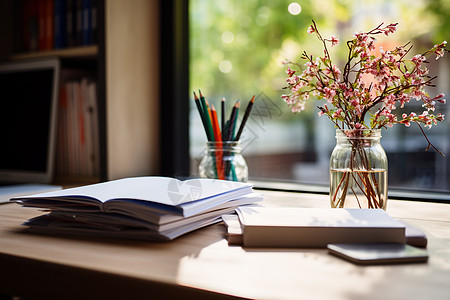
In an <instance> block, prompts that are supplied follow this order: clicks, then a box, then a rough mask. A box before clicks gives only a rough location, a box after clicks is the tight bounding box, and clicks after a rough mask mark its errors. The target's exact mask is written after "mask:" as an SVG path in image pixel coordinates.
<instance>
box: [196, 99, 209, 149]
mask: <svg viewBox="0 0 450 300" xmlns="http://www.w3.org/2000/svg"><path fill="white" fill-rule="evenodd" d="M194 99H195V105H196V106H197V110H198V112H199V114H200V119H201V120H202V124H203V128H204V129H205V133H206V138H207V139H208V141H209V140H210V139H211V138H210V135H209V132H208V127H207V125H206V119H205V116H204V112H203V109H202V106H201V103H200V100H199V99H198V97H197V95H196V94H195V92H194Z"/></svg>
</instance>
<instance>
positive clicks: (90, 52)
mask: <svg viewBox="0 0 450 300" xmlns="http://www.w3.org/2000/svg"><path fill="white" fill-rule="evenodd" d="M97 54H98V46H97V45H92V46H83V47H75V48H66V49H58V50H48V51H36V52H23V53H17V54H13V55H11V59H31V58H42V57H49V56H60V57H92V56H97Z"/></svg>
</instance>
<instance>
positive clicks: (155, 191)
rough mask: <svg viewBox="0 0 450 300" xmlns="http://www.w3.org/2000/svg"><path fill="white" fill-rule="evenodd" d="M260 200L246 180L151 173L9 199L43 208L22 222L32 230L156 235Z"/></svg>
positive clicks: (167, 235) (168, 235) (162, 237)
mask: <svg viewBox="0 0 450 300" xmlns="http://www.w3.org/2000/svg"><path fill="white" fill-rule="evenodd" d="M260 200H262V195H259V194H256V193H254V192H253V188H252V185H251V184H248V183H241V182H231V181H225V180H216V179H190V180H186V181H180V180H177V179H174V178H167V177H151V176H149V177H133V178H125V179H119V180H113V181H108V182H104V183H98V184H93V185H87V186H82V187H77V188H71V189H65V190H60V191H53V192H48V193H41V194H36V195H32V196H26V197H19V198H13V199H11V201H16V202H17V203H18V204H20V205H22V206H24V207H36V208H41V209H44V210H47V213H46V214H44V215H40V216H37V217H34V218H32V219H30V220H28V221H26V222H25V223H24V225H26V226H28V227H29V229H30V230H31V231H33V232H38V233H47V234H64V235H67V234H74V235H84V236H96V237H118V238H129V239H143V240H155V241H168V240H172V239H175V238H177V237H179V236H181V235H183V234H185V233H188V232H191V231H193V230H196V229H199V228H201V227H204V226H207V225H211V224H214V223H217V222H220V221H221V220H222V219H221V216H222V215H223V214H227V213H230V212H233V211H234V210H235V209H236V208H237V207H240V206H245V205H249V204H253V203H255V202H257V201H260Z"/></svg>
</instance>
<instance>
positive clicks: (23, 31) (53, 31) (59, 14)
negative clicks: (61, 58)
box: [14, 0, 98, 52]
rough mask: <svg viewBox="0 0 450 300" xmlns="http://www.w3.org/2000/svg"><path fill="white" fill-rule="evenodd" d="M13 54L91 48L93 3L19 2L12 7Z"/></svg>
mask: <svg viewBox="0 0 450 300" xmlns="http://www.w3.org/2000/svg"><path fill="white" fill-rule="evenodd" d="M14 5H15V7H14V14H15V16H14V18H15V19H16V20H20V22H15V24H17V25H20V26H15V30H16V34H15V36H17V37H18V42H17V43H16V49H15V51H17V52H22V51H38V50H39V51H43V50H52V49H63V48H66V47H77V46H87V45H93V44H95V43H96V42H97V31H98V29H97V26H98V24H97V11H98V7H97V1H96V0H22V1H16V2H15V3H14Z"/></svg>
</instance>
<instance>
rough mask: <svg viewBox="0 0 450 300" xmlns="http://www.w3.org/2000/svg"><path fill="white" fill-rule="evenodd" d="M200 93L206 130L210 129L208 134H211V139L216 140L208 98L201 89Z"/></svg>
mask: <svg viewBox="0 0 450 300" xmlns="http://www.w3.org/2000/svg"><path fill="white" fill-rule="evenodd" d="M198 92H199V95H200V103H201V106H202V111H203V116H204V117H205V123H206V127H205V128H206V130H207V131H208V136H209V139H208V140H209V141H214V131H213V128H212V123H211V115H210V112H209V109H208V106H207V105H206V100H205V97H203V95H202V92H201V91H200V90H198Z"/></svg>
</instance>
